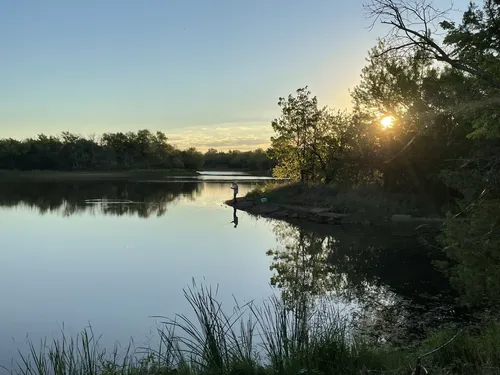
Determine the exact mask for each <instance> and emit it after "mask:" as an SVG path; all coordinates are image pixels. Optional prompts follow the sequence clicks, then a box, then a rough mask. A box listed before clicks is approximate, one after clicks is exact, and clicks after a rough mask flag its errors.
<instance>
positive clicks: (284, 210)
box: [225, 197, 444, 226]
mask: <svg viewBox="0 0 500 375" xmlns="http://www.w3.org/2000/svg"><path fill="white" fill-rule="evenodd" d="M225 204H226V205H228V206H231V207H235V208H236V209H238V210H241V211H245V212H248V213H250V214H253V215H258V216H262V217H268V218H275V219H283V220H286V219H299V220H306V221H310V222H314V223H321V224H331V225H342V224H358V225H359V224H361V225H366V226H371V225H387V224H391V223H408V224H411V223H414V224H441V223H442V222H443V221H444V219H442V218H426V217H414V216H412V215H407V214H393V215H386V216H384V215H380V216H377V217H373V215H367V214H366V213H365V212H356V213H340V212H335V211H332V210H331V209H330V208H323V207H307V206H297V205H287V204H276V203H268V202H261V201H258V200H255V199H249V198H245V197H243V198H238V199H237V200H236V202H233V200H232V199H231V200H227V201H226V202H225Z"/></svg>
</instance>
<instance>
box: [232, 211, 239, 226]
mask: <svg viewBox="0 0 500 375" xmlns="http://www.w3.org/2000/svg"><path fill="white" fill-rule="evenodd" d="M231 224H234V227H235V228H237V227H238V214H237V210H236V207H233V221H231Z"/></svg>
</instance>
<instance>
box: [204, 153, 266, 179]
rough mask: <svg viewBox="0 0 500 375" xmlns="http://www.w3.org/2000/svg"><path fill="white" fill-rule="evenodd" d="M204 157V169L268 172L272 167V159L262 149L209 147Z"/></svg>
mask: <svg viewBox="0 0 500 375" xmlns="http://www.w3.org/2000/svg"><path fill="white" fill-rule="evenodd" d="M204 157H205V162H204V164H203V167H204V168H205V169H237V170H248V171H255V172H257V171H258V172H261V173H268V172H269V171H270V170H271V169H272V168H273V167H274V163H273V161H272V160H271V159H270V158H269V157H268V155H267V153H266V151H264V150H262V149H257V150H254V151H237V150H232V151H228V152H224V151H217V150H215V149H213V148H211V149H209V150H208V151H207V152H206V153H205V155H204Z"/></svg>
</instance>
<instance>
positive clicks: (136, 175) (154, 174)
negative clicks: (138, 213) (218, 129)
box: [0, 169, 199, 182]
mask: <svg viewBox="0 0 500 375" xmlns="http://www.w3.org/2000/svg"><path fill="white" fill-rule="evenodd" d="M176 176H179V177H186V176H199V173H198V172H197V171H193V170H188V169H133V170H115V171H51V170H34V171H20V170H0V182H1V181H16V180H23V181H24V180H105V179H107V180H121V179H125V180H127V179H128V180H139V179H149V178H154V179H156V180H161V179H167V178H172V177H176Z"/></svg>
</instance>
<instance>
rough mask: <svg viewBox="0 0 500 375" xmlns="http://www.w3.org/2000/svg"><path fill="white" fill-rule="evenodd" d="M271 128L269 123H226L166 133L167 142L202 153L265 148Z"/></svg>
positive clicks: (268, 142)
mask: <svg viewBox="0 0 500 375" xmlns="http://www.w3.org/2000/svg"><path fill="white" fill-rule="evenodd" d="M271 135H272V128H271V126H270V124H269V123H262V122H254V123H245V124H240V123H226V124H217V125H214V126H213V127H207V126H203V127H201V126H200V127H189V128H180V129H173V130H171V131H168V132H167V137H168V139H169V141H170V142H171V143H173V144H175V145H176V146H177V147H179V148H188V147H196V148H197V149H199V150H201V151H204V150H207V149H209V148H216V149H218V150H229V149H238V150H254V149H256V148H267V147H269V144H270V141H269V139H270V137H271Z"/></svg>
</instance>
